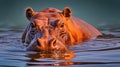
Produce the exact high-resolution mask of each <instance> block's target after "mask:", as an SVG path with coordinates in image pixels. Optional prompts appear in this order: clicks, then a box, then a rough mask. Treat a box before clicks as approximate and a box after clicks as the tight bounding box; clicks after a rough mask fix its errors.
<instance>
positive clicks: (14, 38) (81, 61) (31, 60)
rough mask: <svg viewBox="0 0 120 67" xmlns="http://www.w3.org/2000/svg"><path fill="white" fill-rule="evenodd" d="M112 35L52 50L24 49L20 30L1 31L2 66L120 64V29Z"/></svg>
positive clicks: (100, 66) (107, 66)
mask: <svg viewBox="0 0 120 67" xmlns="http://www.w3.org/2000/svg"><path fill="white" fill-rule="evenodd" d="M8 33H9V34H8ZM108 33H110V32H108ZM111 34H114V35H115V36H113V35H104V36H100V37H98V38H96V39H95V40H90V41H88V42H84V43H82V44H83V45H77V46H72V47H70V49H71V50H69V51H68V52H64V53H60V52H53V53H50V52H31V51H30V52H29V51H25V50H24V49H23V48H25V46H23V44H22V43H21V41H20V35H21V32H13V31H0V38H1V39H0V67H40V66H41V67H44V66H48V67H50V66H51V67H52V66H63V67H96V66H97V67H120V37H118V36H120V32H111ZM74 54H75V55H74Z"/></svg>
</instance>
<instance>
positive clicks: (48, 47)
mask: <svg viewBox="0 0 120 67" xmlns="http://www.w3.org/2000/svg"><path fill="white" fill-rule="evenodd" d="M37 42H38V49H39V50H41V51H66V50H67V48H66V46H65V44H63V43H62V42H61V41H60V40H57V39H54V38H53V39H42V38H38V39H37Z"/></svg>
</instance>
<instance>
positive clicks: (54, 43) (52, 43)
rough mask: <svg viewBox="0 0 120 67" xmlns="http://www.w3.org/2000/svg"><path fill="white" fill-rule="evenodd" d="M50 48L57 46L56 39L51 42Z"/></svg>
mask: <svg viewBox="0 0 120 67" xmlns="http://www.w3.org/2000/svg"><path fill="white" fill-rule="evenodd" d="M50 46H51V47H55V46H56V39H52V40H50Z"/></svg>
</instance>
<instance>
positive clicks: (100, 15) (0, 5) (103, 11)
mask: <svg viewBox="0 0 120 67" xmlns="http://www.w3.org/2000/svg"><path fill="white" fill-rule="evenodd" d="M66 6H68V7H70V8H71V9H72V11H73V15H74V16H77V17H79V18H81V19H83V20H85V21H87V22H88V23H90V24H92V25H94V26H95V27H97V28H99V29H103V28H111V29H120V0H0V28H16V29H19V28H24V27H25V26H26V25H27V24H28V21H27V19H26V18H25V16H24V10H25V8H27V7H32V8H33V9H34V10H35V11H39V10H41V9H45V8H48V7H55V8H58V9H60V10H63V8H64V7H66Z"/></svg>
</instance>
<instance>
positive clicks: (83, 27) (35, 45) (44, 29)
mask: <svg viewBox="0 0 120 67" xmlns="http://www.w3.org/2000/svg"><path fill="white" fill-rule="evenodd" d="M25 16H26V18H27V19H28V21H29V23H28V25H27V27H26V28H25V30H24V32H23V34H22V42H23V43H26V44H27V46H26V49H27V50H32V51H55V50H56V51H66V50H68V47H69V46H71V45H76V44H77V43H82V42H84V41H86V40H88V39H91V38H94V37H97V36H99V35H102V34H101V32H100V31H98V30H97V29H96V28H95V27H94V26H92V25H91V24H89V23H87V22H85V21H84V20H82V19H79V18H77V17H74V16H73V15H72V11H71V9H70V8H69V7H65V8H64V9H63V10H59V9H56V8H47V9H43V10H40V11H38V12H35V11H34V10H33V9H32V8H31V7H28V8H26V10H25Z"/></svg>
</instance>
